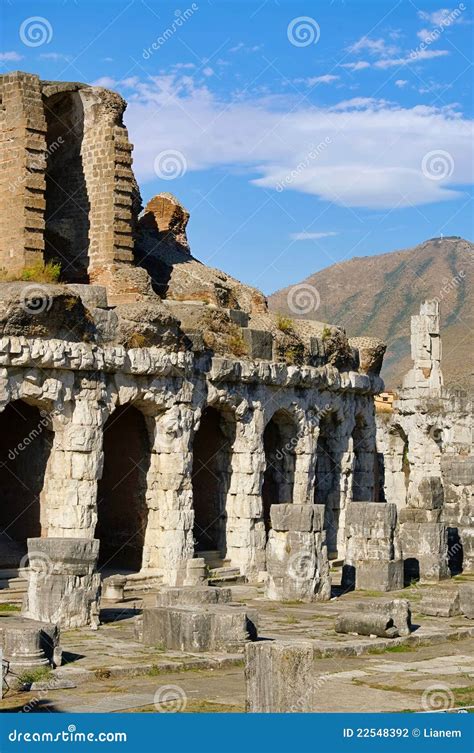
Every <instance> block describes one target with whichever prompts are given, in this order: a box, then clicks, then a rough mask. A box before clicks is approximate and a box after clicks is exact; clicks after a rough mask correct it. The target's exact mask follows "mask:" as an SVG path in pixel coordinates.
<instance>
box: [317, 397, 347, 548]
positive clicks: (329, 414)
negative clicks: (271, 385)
mask: <svg viewBox="0 0 474 753" xmlns="http://www.w3.org/2000/svg"><path fill="white" fill-rule="evenodd" d="M340 427H341V422H340V421H339V419H338V415H337V413H336V412H335V411H332V410H331V411H325V412H324V413H323V414H322V415H321V417H320V420H319V434H318V440H317V444H316V467H315V480H314V503H315V504H317V505H324V506H325V513H324V523H325V528H326V536H327V544H328V553H329V556H330V557H331V558H333V559H334V558H335V557H337V547H338V530H339V517H340V514H341V460H342V454H343V447H342V446H341V431H340Z"/></svg>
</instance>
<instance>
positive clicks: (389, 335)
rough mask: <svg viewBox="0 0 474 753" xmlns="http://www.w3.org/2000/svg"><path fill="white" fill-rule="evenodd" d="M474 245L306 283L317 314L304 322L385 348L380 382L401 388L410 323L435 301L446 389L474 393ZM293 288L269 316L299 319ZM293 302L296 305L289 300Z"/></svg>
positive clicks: (355, 265) (334, 271)
mask: <svg viewBox="0 0 474 753" xmlns="http://www.w3.org/2000/svg"><path fill="white" fill-rule="evenodd" d="M473 267H474V245H473V244H472V243H470V242H469V241H465V240H463V239H462V238H457V237H452V238H433V239H431V240H428V241H425V243H421V244H420V245H419V246H415V247H414V248H409V249H405V250H403V251H393V252H391V253H388V254H380V255H378V256H364V257H358V258H354V259H351V260H350V261H346V262H342V263H341V264H334V265H333V266H332V267H328V268H327V269H324V270H322V271H321V272H317V273H316V274H314V275H311V276H310V277H308V278H306V280H304V281H303V282H304V283H306V284H309V285H312V286H314V287H315V288H316V289H317V291H318V293H319V296H320V299H321V303H320V306H319V308H318V309H317V310H316V311H314V312H312V313H310V314H307V315H305V317H304V318H312V319H318V320H320V321H326V322H331V323H333V324H338V325H340V326H342V327H344V329H345V330H346V332H347V334H348V335H349V336H351V337H354V336H357V335H374V336H377V337H380V338H382V339H383V340H385V342H387V344H388V348H387V353H386V356H385V365H384V369H383V372H382V376H383V377H384V379H385V383H386V386H387V387H388V388H396V387H397V386H398V385H399V384H400V382H401V378H402V377H403V375H404V374H405V372H406V371H408V369H409V368H410V365H411V359H410V316H411V315H412V314H416V313H418V309H419V305H420V303H421V301H423V300H424V299H426V298H438V299H439V301H440V306H441V326H442V331H441V335H442V343H443V359H442V368H443V373H444V376H445V382H446V383H447V384H457V385H459V386H460V387H464V388H468V389H470V390H472V388H473V374H474V344H473V342H474V337H473V332H474V305H473V304H474V295H473ZM294 287H295V286H294V285H293V286H290V287H288V288H284V289H283V290H279V291H277V292H276V293H274V294H273V295H272V296H270V299H269V304H270V308H271V309H272V310H274V311H278V312H281V313H286V314H288V315H289V316H293V317H294V312H291V310H290V309H289V307H288V301H287V299H288V295H289V293H290V291H291V290H292V288H294ZM290 300H291V299H290Z"/></svg>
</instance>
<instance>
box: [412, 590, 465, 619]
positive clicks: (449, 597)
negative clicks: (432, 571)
mask: <svg viewBox="0 0 474 753" xmlns="http://www.w3.org/2000/svg"><path fill="white" fill-rule="evenodd" d="M419 609H420V612H421V614H426V615H430V616H432V617H455V616H456V615H458V614H461V606H460V599H459V591H458V589H455V590H447V589H446V590H442V589H440V588H439V589H438V588H433V589H430V590H429V591H423V592H422V596H421V601H420V606H419Z"/></svg>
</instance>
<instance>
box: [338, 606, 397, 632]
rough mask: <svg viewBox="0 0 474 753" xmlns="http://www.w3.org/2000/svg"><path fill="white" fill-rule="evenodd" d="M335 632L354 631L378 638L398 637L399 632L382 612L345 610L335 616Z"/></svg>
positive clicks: (389, 618) (391, 620)
mask: <svg viewBox="0 0 474 753" xmlns="http://www.w3.org/2000/svg"><path fill="white" fill-rule="evenodd" d="M334 629H335V631H336V633H356V634H357V635H376V636H378V637H379V638H398V636H399V632H398V629H397V628H396V627H395V625H394V622H393V619H392V618H391V617H387V616H385V615H383V614H377V613H370V612H368V613H367V614H366V613H363V612H361V611H358V612H346V613H345V614H340V615H338V616H337V617H336V622H335V624H334Z"/></svg>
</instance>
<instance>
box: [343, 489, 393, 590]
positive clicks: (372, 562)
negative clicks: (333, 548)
mask: <svg viewBox="0 0 474 753" xmlns="http://www.w3.org/2000/svg"><path fill="white" fill-rule="evenodd" d="M396 526H397V506H396V505H394V504H391V503H383V502H351V503H350V504H348V505H347V509H346V555H345V561H344V567H343V580H342V585H343V587H344V588H346V589H348V590H349V589H351V588H354V587H355V588H358V589H362V590H372V589H374V590H376V591H394V590H398V589H399V588H403V561H402V558H401V552H400V546H399V542H398V537H397V535H396Z"/></svg>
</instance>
